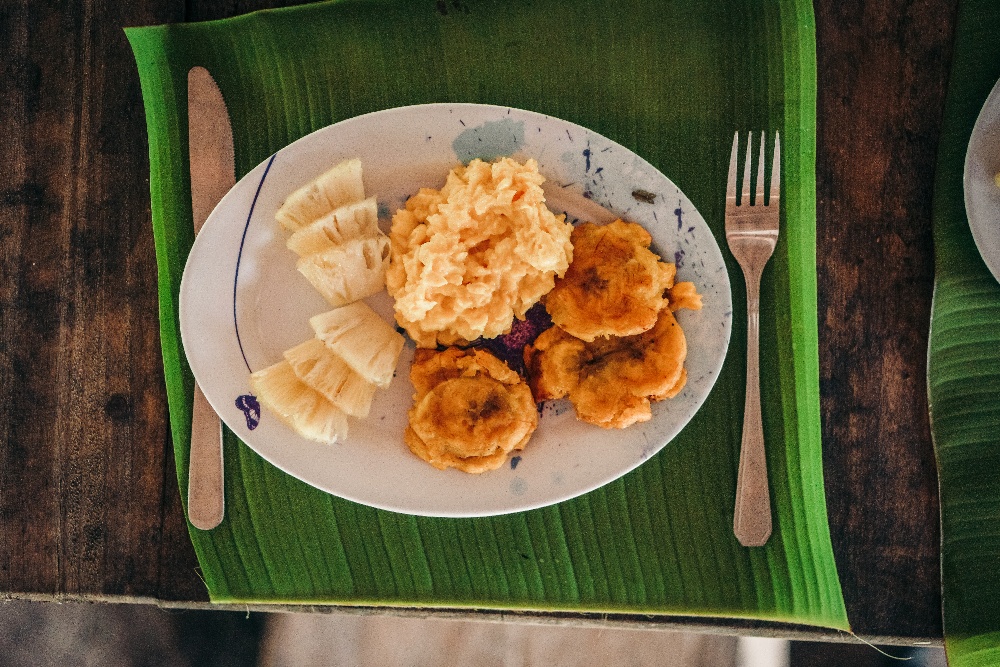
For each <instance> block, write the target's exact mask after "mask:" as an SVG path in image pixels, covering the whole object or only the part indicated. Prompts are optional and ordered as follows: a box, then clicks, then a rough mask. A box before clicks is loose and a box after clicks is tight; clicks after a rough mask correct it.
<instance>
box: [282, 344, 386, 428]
mask: <svg viewBox="0 0 1000 667" xmlns="http://www.w3.org/2000/svg"><path fill="white" fill-rule="evenodd" d="M285 361H287V362H288V363H289V364H290V365H291V367H292V370H293V371H294V372H295V375H296V376H297V377H298V378H299V379H300V380H302V382H304V383H305V384H306V385H308V386H309V387H311V388H312V389H314V390H316V391H318V392H319V393H320V394H322V395H323V397H324V398H326V400H328V401H330V402H331V403H333V404H334V405H336V406H337V407H338V408H340V409H341V410H343V411H344V412H345V413H346V414H348V415H350V416H351V417H359V418H363V417H367V416H368V411H369V410H370V409H371V405H372V397H373V396H374V395H375V389H376V387H375V385H374V384H372V383H371V382H368V381H367V380H365V379H364V378H363V377H361V376H360V375H358V374H357V373H355V372H354V371H353V370H351V367H350V366H348V365H347V364H346V363H344V360H343V359H341V358H340V357H338V356H337V355H335V354H334V353H333V352H331V351H330V349H329V348H328V347H327V346H326V345H324V344H323V341H321V340H319V339H318V338H310V339H309V340H307V341H306V342H304V343H302V344H301V345H296V346H295V347H293V348H292V349H290V350H286V351H285Z"/></svg>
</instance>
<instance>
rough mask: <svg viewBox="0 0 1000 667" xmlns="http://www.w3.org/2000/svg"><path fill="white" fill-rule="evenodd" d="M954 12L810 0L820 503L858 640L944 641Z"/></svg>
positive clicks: (940, 7) (928, 6) (921, 5)
mask: <svg viewBox="0 0 1000 667" xmlns="http://www.w3.org/2000/svg"><path fill="white" fill-rule="evenodd" d="M954 5H955V3H953V2H950V1H945V0H936V1H933V2H891V3H863V2H850V3H840V4H837V3H819V4H818V5H817V8H816V23H817V43H818V48H817V56H818V69H819V97H818V112H817V115H818V126H819V129H818V136H817V144H818V156H817V184H818V185H817V200H818V210H817V217H818V230H817V246H818V249H817V260H818V281H819V317H820V323H819V324H820V327H819V332H820V334H819V335H820V364H821V370H820V382H821V394H822V398H821V409H822V419H823V442H824V464H825V476H826V488H827V503H828V511H829V514H830V523H831V529H832V533H833V544H834V552H835V555H836V558H837V565H838V569H839V573H840V577H841V581H842V585H843V589H844V596H845V599H846V603H847V609H848V616H849V618H850V619H851V622H852V625H853V627H854V630H855V631H856V632H858V633H859V634H873V635H896V636H899V637H926V636H933V637H938V636H940V635H941V618H940V605H941V600H940V578H939V560H938V543H939V532H938V502H937V478H936V469H935V465H934V455H933V449H932V446H931V439H930V430H929V423H928V417H927V391H926V355H927V336H928V327H929V322H930V304H931V292H932V288H933V278H934V272H933V268H934V267H933V248H932V244H931V193H932V185H933V179H934V167H935V158H936V148H937V138H938V133H939V132H940V126H941V119H942V114H943V109H944V97H945V90H946V87H947V83H948V82H947V72H948V62H949V59H950V49H951V42H952V34H953V31H954V19H955V11H954V10H955V6H954Z"/></svg>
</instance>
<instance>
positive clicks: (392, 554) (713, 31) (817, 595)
mask: <svg viewBox="0 0 1000 667" xmlns="http://www.w3.org/2000/svg"><path fill="white" fill-rule="evenodd" d="M127 34H128V38H129V40H130V42H131V44H132V47H133V50H134V53H135V56H136V61H137V64H138V68H139V76H140V80H141V83H142V91H143V100H144V103H145V105H146V115H147V125H148V132H149V144H150V170H151V178H150V191H151V204H152V217H153V229H154V235H155V238H156V248H157V258H158V266H159V281H160V282H159V286H160V296H161V301H160V308H161V310H160V318H161V339H162V346H163V356H164V366H165V373H166V377H167V392H168V398H169V402H170V418H171V426H172V431H173V438H174V443H175V453H176V457H177V469H178V474H179V480H180V488H181V493H182V497H184V494H186V488H187V484H186V478H187V466H188V447H189V430H190V419H191V416H190V402H191V395H192V389H193V378H192V376H191V373H190V370H189V368H188V366H187V363H186V361H185V357H184V353H183V350H182V348H181V344H180V337H179V333H178V324H177V291H178V286H179V282H180V277H181V272H182V270H183V266H184V260H185V258H186V256H187V252H188V249H189V248H190V245H191V243H192V234H191V217H190V216H191V213H190V199H189V195H190V185H189V182H188V174H187V146H186V129H185V128H186V75H187V70H188V69H189V68H190V67H192V66H194V65H203V66H205V67H207V68H208V69H209V71H210V72H211V73H212V74H213V76H214V77H215V78H216V80H217V81H218V83H219V85H220V88H221V90H222V92H223V95H224V97H225V99H226V102H227V105H228V107H229V110H230V114H231V117H232V124H233V129H234V141H235V149H236V169H237V175H238V176H241V175H243V174H245V173H246V172H248V171H249V170H250V169H252V168H253V167H254V166H255V165H257V164H258V163H259V162H261V161H263V160H264V159H266V158H267V157H268V156H269V155H271V154H272V153H274V152H275V151H277V150H279V149H280V148H282V147H283V146H285V145H287V144H288V143H290V142H291V141H293V140H295V139H297V138H299V137H301V136H303V135H305V134H307V133H309V132H311V131H313V130H316V129H318V128H321V127H323V126H325V125H327V124H329V123H333V122H336V121H339V120H342V119H345V118H349V117H352V116H355V115H358V114H362V113H366V112H371V111H376V110H379V109H384V108H389V107H395V106H402V105H407V104H416V103H423V102H446V101H450V102H481V103H492V104H500V105H508V106H514V107H520V108H524V109H529V110H532V111H538V112H542V113H546V114H549V115H553V116H556V117H560V118H563V119H566V120H569V121H572V122H575V123H578V124H581V125H584V126H586V127H589V128H590V129H593V130H595V131H597V132H599V133H601V134H603V135H605V136H607V137H609V138H611V139H613V140H615V141H617V142H619V143H621V144H623V145H625V146H626V147H628V148H630V149H631V150H633V151H635V152H636V153H638V154H639V155H641V156H642V157H644V158H646V159H647V160H649V161H650V162H651V163H652V164H653V165H655V166H657V167H658V168H659V169H661V170H662V171H663V172H664V173H666V174H667V175H668V176H669V177H670V178H671V179H672V180H673V181H674V182H675V183H677V184H678V185H679V186H680V187H681V188H682V189H683V190H684V192H685V193H686V194H687V195H688V196H689V197H690V198H691V199H692V201H693V202H694V203H695V204H696V206H697V207H698V209H699V210H700V211H701V212H702V214H703V215H704V217H705V218H706V220H707V221H708V222H709V224H710V226H711V227H712V229H713V231H714V232H715V234H716V236H717V239H719V240H720V243H721V242H722V239H723V238H724V237H723V201H724V200H723V195H724V190H725V182H726V175H727V169H728V163H729V153H730V147H731V142H732V137H733V132H734V130H736V129H740V130H746V129H751V128H752V129H770V130H772V131H774V130H780V131H781V134H782V139H783V146H782V149H783V155H784V167H783V171H782V173H783V175H784V191H783V194H782V201H783V206H784V209H785V210H784V219H783V229H782V236H781V241H780V244H779V246H778V249H777V251H776V253H775V256H774V258H773V259H772V261H771V263H770V266H769V269H768V271H767V272H766V273H765V278H764V287H763V290H764V303H765V307H764V310H763V313H762V320H761V321H762V325H761V328H762V349H764V350H765V351H766V353H765V355H764V358H763V360H762V364H763V371H762V373H763V376H764V377H765V378H766V379H767V382H765V386H764V404H765V406H766V408H765V434H766V437H767V439H768V441H769V442H770V443H771V445H770V448H769V452H768V464H769V466H770V470H771V485H772V498H773V506H774V512H775V531H774V534H773V536H772V538H771V540H770V542H769V543H768V545H767V546H766V547H764V548H760V549H746V548H743V547H741V546H740V545H739V544H738V543H737V541H736V540H735V538H734V537H733V533H732V520H733V509H732V508H733V504H734V500H735V485H736V471H737V466H738V451H739V441H740V429H741V422H740V419H741V415H742V406H743V392H744V372H745V371H744V369H745V336H746V330H745V322H744V321H743V318H735V321H736V323H735V325H734V330H733V339H732V345H731V348H730V353H729V356H728V358H727V361H726V364H725V367H724V369H723V372H722V374H721V376H720V378H719V380H718V382H717V385H716V388H715V390H714V391H713V393H712V395H711V396H710V397H709V399H708V401H707V402H706V404H705V405H704V407H703V408H702V410H701V411H700V412H699V414H698V415H697V416H696V417H695V419H694V420H693V421H692V422H691V423H690V424H689V426H688V427H687V428H686V429H685V430H684V431H683V432H682V433H681V434H680V435H679V436H678V437H677V438H676V439H675V440H674V441H673V442H672V443H671V444H670V445H669V446H668V447H666V448H664V449H663V450H662V451H661V452H660V453H659V454H658V455H657V456H655V457H653V458H651V460H649V461H648V462H647V463H645V464H644V465H642V466H640V467H639V468H638V469H637V470H635V471H633V472H632V473H630V474H629V475H627V476H626V477H624V478H623V479H620V480H618V481H616V482H613V483H611V484H608V485H607V486H605V487H603V488H601V489H598V490H596V491H594V492H591V493H589V494H586V495H584V496H582V497H580V498H577V499H575V500H571V501H568V502H564V503H560V504H558V505H555V506H552V507H548V508H544V509H539V510H533V511H530V512H524V513H520V514H513V515H507V516H499V517H486V518H476V519H438V518H426V517H414V516H407V515H402V514H394V513H390V512H385V511H379V510H375V509H372V508H369V507H365V506H361V505H357V504H354V503H351V502H348V501H345V500H342V499H339V498H336V497H332V496H330V495H328V494H325V493H322V492H320V491H318V490H316V489H313V488H311V487H309V486H307V485H305V484H303V483H301V482H299V481H298V480H296V479H293V478H292V477H290V476H288V475H285V474H284V473H282V472H280V471H278V470H277V469H275V468H273V467H272V466H270V465H269V464H267V463H265V462H264V461H263V460H261V459H260V457H258V456H257V455H256V454H255V453H254V452H252V451H251V450H250V449H249V448H248V447H246V446H244V445H242V444H241V443H239V442H238V441H237V440H236V438H235V437H234V436H233V435H232V434H231V433H227V440H226V443H225V457H226V483H227V487H226V488H227V495H226V507H227V515H226V520H225V521H224V522H223V524H222V525H221V526H220V527H219V528H217V529H215V530H214V531H212V532H200V531H197V530H193V529H192V533H191V538H192V541H193V543H194V546H195V550H196V553H197V555H198V559H199V562H200V564H201V567H202V572H203V576H204V579H205V582H206V584H207V586H208V591H209V594H210V596H211V599H212V600H213V601H217V602H232V601H240V602H283V603H298V602H302V603H341V604H378V605H410V606H424V607H431V606H438V607H453V608H455V607H475V608H495V609H497V608H499V609H534V610H573V611H590V612H606V611H625V612H641V613H675V614H704V615H716V616H723V615H724V616H740V617H752V618H764V619H771V620H779V621H792V622H799V623H809V624H815V625H823V626H828V627H833V628H840V629H846V628H847V616H846V611H845V608H844V602H843V596H842V593H841V589H840V584H839V580H838V577H837V571H836V566H835V564H834V559H833V552H832V547H831V544H830V534H829V526H828V523H827V515H826V501H825V496H824V490H823V470H822V452H821V446H820V425H819V372H818V346H817V316H816V276H815V271H816V269H815V168H814V166H815V165H814V161H815V85H816V81H815V76H816V73H815V67H816V60H815V58H816V55H815V27H814V23H813V14H812V7H811V4H810V2H808V0H770V1H769V2H764V3H757V2H748V1H745V0H743V1H729V2H717V3H705V2H700V1H697V0H681V1H676V2H667V1H659V0H628V1H621V2H620V1H617V0H587V1H585V2H565V1H561V0H504V1H499V0H482V1H476V0H437V1H436V2H435V1H433V0H414V1H410V2H406V1H398V2H394V1H389V0H342V1H339V2H327V3H320V4H317V5H311V6H306V7H301V8H293V9H287V10H275V11H265V12H258V13H255V14H251V15H247V16H243V17H237V18H234V19H228V20H224V21H218V22H210V23H203V24H188V25H175V26H159V27H151V28H136V29H129V30H128V31H127ZM678 156H683V157H678ZM726 254H727V261H728V262H729V269H730V275H731V276H733V277H734V279H733V284H734V285H735V286H736V287H735V288H734V307H735V308H737V309H738V310H737V312H744V311H743V309H744V308H745V296H744V293H743V287H742V280H741V279H739V276H740V273H739V269H738V267H737V266H736V265H735V263H734V262H733V260H732V258H731V256H728V253H726Z"/></svg>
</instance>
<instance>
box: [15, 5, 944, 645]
mask: <svg viewBox="0 0 1000 667" xmlns="http://www.w3.org/2000/svg"><path fill="white" fill-rule="evenodd" d="M956 2H957V0H926V1H925V2H921V3H916V2H907V1H905V0H884V1H883V2H878V3H870V2H866V1H865V0H843V1H841V2H818V3H817V7H816V22H817V42H818V58H819V103H818V115H819V131H818V160H817V180H818V249H817V259H818V265H819V317H820V321H819V336H820V363H821V371H820V372H821V378H820V379H821V388H822V398H821V401H822V418H823V440H824V465H825V474H826V492H827V501H828V505H829V514H830V522H831V529H832V535H833V546H834V551H835V553H836V557H837V564H838V568H839V570H840V577H841V581H842V583H843V590H844V596H845V598H846V603H847V610H848V615H849V617H850V619H851V621H852V624H853V628H854V630H855V632H856V633H857V634H859V635H861V636H863V637H865V638H868V639H872V640H875V641H882V642H906V643H910V642H919V641H927V640H930V641H932V642H935V643H936V642H938V641H940V638H941V618H940V608H941V604H940V603H941V600H940V584H939V572H938V569H939V568H938V566H939V559H938V551H939V530H938V503H937V479H936V473H935V465H934V453H933V449H932V446H931V439H930V430H929V426H928V418H927V398H926V389H925V365H926V346H927V332H928V322H929V317H930V305H931V291H932V284H933V248H932V243H931V224H930V209H931V193H932V183H933V177H934V167H935V156H936V148H937V138H938V133H939V129H940V124H941V118H942V111H943V106H944V95H945V90H946V86H947V82H948V68H949V60H950V53H951V44H952V36H953V27H954V19H955V9H956ZM72 4H73V6H74V9H72V10H55V9H52V8H50V5H51V3H49V4H47V3H29V2H27V1H26V0H22V2H20V3H16V2H13V3H12V2H6V3H3V4H2V5H0V110H2V111H3V116H2V118H3V127H2V129H0V155H2V156H3V166H2V167H0V405H2V406H3V411H2V413H0V594H2V595H3V596H10V597H19V598H35V599H103V600H110V601H126V600H142V601H150V602H154V601H156V602H158V603H160V604H166V605H178V606H198V605H201V604H204V603H205V602H206V601H207V595H206V591H205V588H204V586H203V585H202V583H201V581H200V580H199V578H198V576H197V573H196V567H197V561H196V560H195V556H194V552H193V549H192V547H191V543H190V541H189V539H188V535H187V529H186V524H185V521H184V517H183V515H182V511H181V505H180V498H179V494H178V490H177V481H176V474H175V470H174V465H173V453H172V448H171V444H170V435H169V429H168V423H167V411H166V397H165V391H164V384H163V369H162V366H161V357H160V348H159V338H158V335H157V326H158V324H157V298H156V263H155V256H154V249H153V236H152V230H151V226H150V208H149V178H148V175H149V163H148V156H147V144H146V129H145V120H144V116H143V106H142V98H141V95H140V91H139V80H138V76H137V74H136V71H135V64H134V60H133V58H132V55H131V51H130V49H129V46H128V44H127V42H126V39H125V36H124V33H123V32H122V30H121V29H122V27H123V26H134V25H150V24H159V23H168V22H180V21H193V20H205V19H213V18H221V17H225V16H231V15H234V14H240V13H243V12H246V11H250V10H254V9H259V8H263V7H268V6H276V5H281V4H296V3H294V2H280V1H277V2H272V1H270V0H239V1H229V2H227V1H223V0H203V1H202V2H198V3H185V2H181V1H180V0H137V1H136V2H130V3H115V2H103V1H100V0H85V1H83V2H79V3H72ZM189 5H190V6H189ZM553 618H556V619H557V620H560V619H566V618H568V619H569V620H570V621H572V622H584V623H586V622H598V619H593V618H588V617H586V616H578V615H561V616H556V617H553ZM688 621H690V622H688ZM611 622H625V623H657V624H662V625H670V626H677V625H681V626H684V627H695V628H705V627H709V628H712V629H715V630H718V631H734V632H744V633H772V632H777V633H779V634H784V635H790V636H804V637H824V638H836V636H835V635H830V634H829V633H822V632H818V631H810V630H807V629H803V628H795V627H789V626H780V625H776V624H768V623H748V622H743V621H719V622H709V621H705V620H694V619H667V620H655V619H650V618H647V617H630V616H622V617H617V618H612V619H611Z"/></svg>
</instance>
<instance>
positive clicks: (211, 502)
mask: <svg viewBox="0 0 1000 667" xmlns="http://www.w3.org/2000/svg"><path fill="white" fill-rule="evenodd" d="M223 480H224V475H223V464H222V421H221V420H220V419H219V415H218V414H216V412H215V410H214V409H212V406H211V404H210V403H209V402H208V399H207V398H205V394H204V393H203V392H202V391H201V387H199V386H198V383H197V382H196V383H195V385H194V406H193V415H192V419H191V461H190V463H189V465H188V520H189V521H191V524H192V525H193V526H194V527H195V528H199V529H201V530H211V529H213V528H215V527H216V526H218V525H219V524H220V523H222V517H223V515H224V514H225V495H224V486H223V484H224V481H223Z"/></svg>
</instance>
